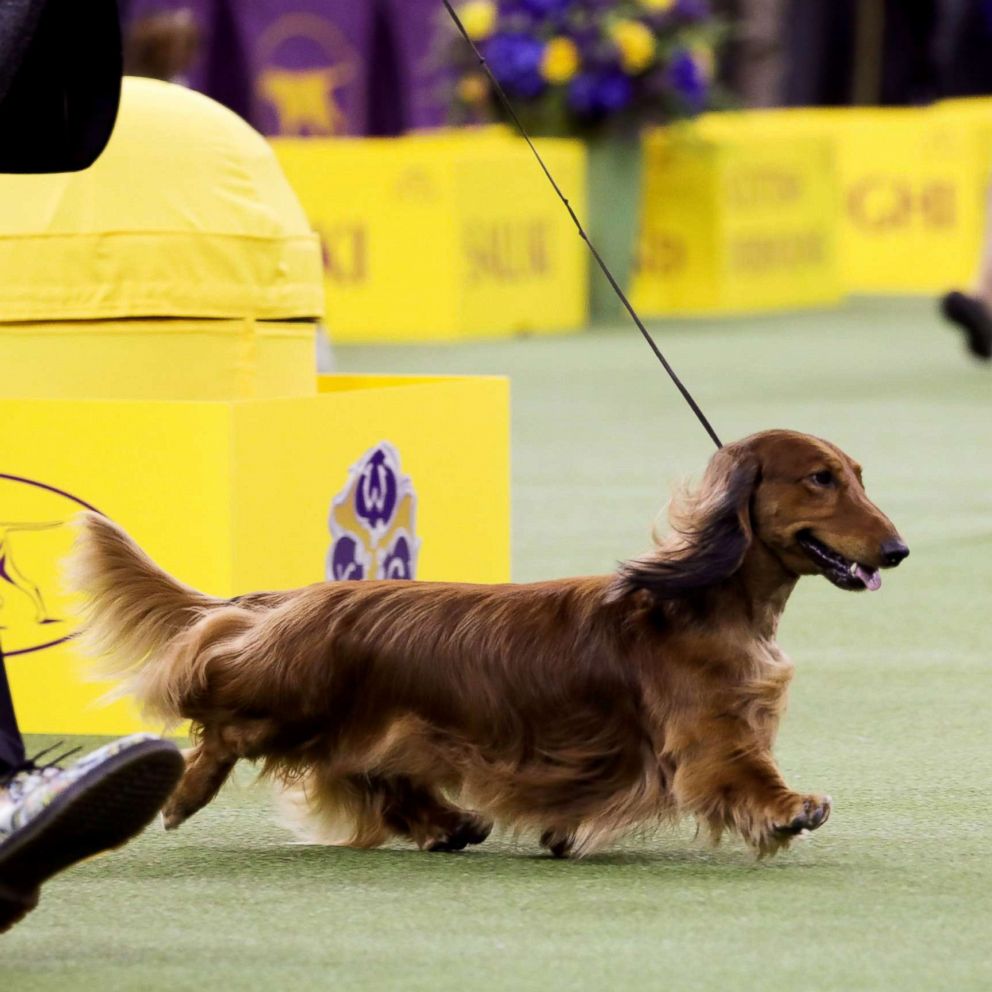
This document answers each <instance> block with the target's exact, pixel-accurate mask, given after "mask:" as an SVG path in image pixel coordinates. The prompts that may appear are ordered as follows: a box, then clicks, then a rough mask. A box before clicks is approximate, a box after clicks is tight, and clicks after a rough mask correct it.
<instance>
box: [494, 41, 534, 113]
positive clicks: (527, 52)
mask: <svg viewBox="0 0 992 992" xmlns="http://www.w3.org/2000/svg"><path fill="white" fill-rule="evenodd" d="M484 54H485V56H486V61H487V62H488V63H489V68H490V69H492V71H493V75H495V76H496V78H497V79H498V80H499V81H500V83H502V85H503V87H504V88H505V89H506V91H507V93H509V94H510V95H512V96H520V97H523V98H524V99H533V98H534V97H536V96H539V95H540V94H541V92H542V91H543V90H544V87H545V82H544V78H543V77H542V75H541V61H542V60H543V58H544V45H543V43H542V42H541V41H539V40H538V39H537V38H532V37H531V36H530V35H527V34H497V35H493V37H492V38H490V39H489V41H488V42H487V43H486V46H485V52H484Z"/></svg>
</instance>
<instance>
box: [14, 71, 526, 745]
mask: <svg viewBox="0 0 992 992" xmlns="http://www.w3.org/2000/svg"><path fill="white" fill-rule="evenodd" d="M0 205H2V209H0V314H2V318H0V367H2V368H3V372H4V374H3V376H0V418H2V419H0V422H2V423H3V430H2V431H0V638H2V643H3V647H4V651H5V654H6V655H7V670H8V674H9V676H10V681H11V686H12V689H13V693H14V700H15V705H16V707H17V711H18V715H19V718H20V720H21V722H22V725H23V729H24V730H25V731H27V732H45V733H64V734H70V733H94V734H97V733H99V734H117V733H124V732H127V731H130V730H133V729H136V728H138V727H140V726H141V720H140V717H139V715H138V714H137V713H135V712H134V711H133V709H132V707H131V705H130V703H128V702H125V701H119V702H116V703H114V704H112V705H110V706H106V707H105V706H102V705H99V704H98V702H97V700H98V699H99V697H100V696H102V695H103V694H104V692H105V691H106V689H107V686H100V685H94V684H90V683H87V682H85V681H83V680H82V679H81V678H80V669H81V666H82V660H81V659H80V658H79V657H78V656H77V653H76V652H75V651H74V648H73V641H72V632H73V620H72V604H71V602H68V601H67V600H66V599H65V598H64V595H63V593H62V591H61V584H60V579H59V562H60V560H61V558H62V557H64V555H65V553H66V552H67V551H68V549H69V547H70V546H71V541H72V528H71V520H72V517H73V516H74V515H75V514H76V513H78V512H79V511H80V510H81V509H84V508H88V509H95V510H97V511H98V512H101V513H104V514H106V515H107V516H109V517H111V518H112V519H114V520H116V521H117V522H119V523H120V524H121V525H122V526H124V527H125V528H126V529H127V530H128V531H129V532H130V533H131V534H132V535H133V536H134V538H135V539H136V540H137V541H138V542H139V543H140V544H141V545H142V546H143V547H145V548H146V549H147V551H148V552H149V553H150V554H151V555H152V556H153V557H154V558H155V559H156V560H157V561H159V562H160V564H161V565H162V566H163V567H164V568H166V569H168V570H169V571H170V572H172V573H174V574H175V575H176V576H177V577H179V578H181V579H182V580H183V581H185V582H187V583H189V584H191V585H194V586H197V587H199V588H202V589H204V590H205V591H208V592H210V593H212V594H215V595H219V596H233V595H237V594H239V593H243V592H247V591H251V590H255V589H276V588H288V587H293V586H299V585H304V584H306V583H310V582H317V581H321V580H323V579H325V578H332V579H343V580H346V579H356V580H357V579H362V578H368V577H382V578H423V579H450V580H465V581H479V582H490V581H504V580H506V579H508V578H509V388H508V384H507V382H506V381H505V380H503V379H500V378H470V377H431V376H411V377H404V376H386V377H383V376H327V377H321V378H320V379H318V378H317V377H316V375H315V374H314V352H313V322H314V320H315V319H316V318H317V317H318V316H319V315H320V313H321V312H322V310H323V286H322V276H321V267H320V252H319V246H318V242H317V239H316V238H315V237H314V236H313V234H312V233H311V232H310V229H309V226H308V224H307V222H306V220H305V217H304V215H303V212H302V210H301V208H300V206H299V204H298V202H297V201H296V199H295V197H294V195H293V193H292V191H291V190H290V188H289V186H288V184H287V183H286V181H285V179H284V177H283V176H282V173H281V171H280V170H279V168H278V165H277V163H276V160H275V158H274V156H273V154H272V151H271V149H270V148H269V146H268V145H267V144H266V143H265V142H264V141H263V139H261V138H260V137H259V136H258V135H256V134H255V133H254V132H252V131H251V129H250V128H248V127H247V125H245V124H243V122H241V121H240V120H239V119H238V118H236V117H234V115H232V114H229V113H228V112H227V111H225V110H223V109H222V108H220V107H218V106H217V105H216V104H213V103H212V102H210V101H208V100H206V99H205V98H203V97H201V96H198V95H196V94H194V93H190V92H189V91H186V90H183V89H181V88H179V87H172V86H169V85H168V84H164V83H153V82H148V81H139V80H128V81H126V85H125V91H124V99H123V104H122V109H121V117H120V121H119V124H118V127H117V130H116V132H115V135H114V138H113V139H112V141H111V145H110V147H109V148H108V151H107V152H106V154H105V156H104V157H103V158H101V160H100V161H99V162H98V163H97V165H96V166H94V168H93V169H92V170H90V171H89V172H86V173H82V174H78V175H75V176H50V177H15V176H11V177H0ZM8 265H9V266H11V267H12V270H13V272H14V273H15V276H16V277H15V276H12V275H11V274H10V272H11V269H9V268H8Z"/></svg>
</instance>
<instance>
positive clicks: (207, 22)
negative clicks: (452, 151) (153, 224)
mask: <svg viewBox="0 0 992 992" xmlns="http://www.w3.org/2000/svg"><path fill="white" fill-rule="evenodd" d="M121 9H122V17H123V19H124V29H125V38H126V48H127V52H128V61H129V70H130V71H132V72H137V73H139V74H142V75H155V76H158V77H159V78H168V79H173V80H175V81H176V82H183V83H186V84H187V85H189V86H192V87H194V88H195V89H199V90H202V91H203V92H205V93H207V94H209V95H210V96H212V97H214V98H215V99H218V100H220V101H221V102H222V103H224V104H226V105H227V106H229V107H231V108H232V109H233V110H235V111H237V112H238V113H240V114H241V115H242V116H244V117H246V118H247V119H248V120H249V121H250V122H251V123H252V124H253V125H254V126H255V127H257V128H258V129H259V130H260V131H262V132H263V133H264V134H273V135H275V134H282V135H302V136H308V135H313V136H318V135H319V136H324V135H366V134H401V133H403V132H404V131H410V130H415V129H421V128H429V127H435V126H437V125H439V124H441V123H443V121H444V110H443V107H442V106H441V104H440V101H439V98H438V87H437V72H436V69H435V68H434V67H433V66H432V50H433V48H434V39H435V35H436V32H437V29H438V25H439V23H440V22H439V14H440V13H442V12H443V7H442V5H441V2H440V0H122V3H121Z"/></svg>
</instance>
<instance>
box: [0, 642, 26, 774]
mask: <svg viewBox="0 0 992 992" xmlns="http://www.w3.org/2000/svg"><path fill="white" fill-rule="evenodd" d="M23 763H24V741H23V740H22V739H21V732H20V731H19V730H18V729H17V717H16V716H15V715H14V700H13V699H11V696H10V686H9V685H8V684H7V669H6V668H4V663H3V648H0V775H3V773H4V772H8V771H11V770H12V769H14V768H19V767H20V766H21V765H22V764H23Z"/></svg>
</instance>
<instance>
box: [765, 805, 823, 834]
mask: <svg viewBox="0 0 992 992" xmlns="http://www.w3.org/2000/svg"><path fill="white" fill-rule="evenodd" d="M796 800H797V806H798V808H797V809H794V810H792V811H790V812H791V813H792V815H791V816H790V817H789V818H788V819H786V820H784V821H783V822H776V823H774V824H773V825H772V832H773V833H774V834H776V835H777V836H779V837H794V836H795V835H796V834H801V833H802V832H803V831H804V830H816V828H817V827H822V826H823V824H824V823H826V822H827V820H829V819H830V796H797V797H796Z"/></svg>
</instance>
